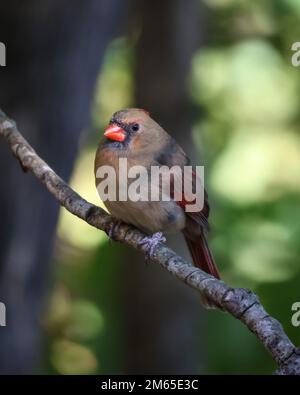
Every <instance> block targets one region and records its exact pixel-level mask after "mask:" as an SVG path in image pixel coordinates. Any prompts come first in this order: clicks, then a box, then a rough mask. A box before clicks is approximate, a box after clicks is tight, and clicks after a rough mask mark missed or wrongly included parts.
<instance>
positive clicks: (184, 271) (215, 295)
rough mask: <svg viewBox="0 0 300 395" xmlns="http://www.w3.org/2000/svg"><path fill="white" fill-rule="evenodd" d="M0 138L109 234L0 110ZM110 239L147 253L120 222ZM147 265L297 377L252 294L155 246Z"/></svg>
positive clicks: (108, 222) (64, 201) (101, 217)
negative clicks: (237, 325) (210, 306)
mask: <svg viewBox="0 0 300 395" xmlns="http://www.w3.org/2000/svg"><path fill="white" fill-rule="evenodd" d="M0 135H1V136H2V137H3V138H4V140H5V141H6V142H7V143H8V145H9V146H10V149H11V150H12V152H13V154H14V155H15V157H16V158H17V159H18V160H19V162H20V164H21V166H22V168H23V169H24V170H25V171H31V172H32V173H33V174H34V175H35V176H36V177H37V178H38V179H39V180H40V181H41V182H42V183H43V184H44V185H45V187H46V188H47V189H48V191H49V192H50V193H51V194H52V195H53V196H54V197H55V198H56V200H58V202H59V203H60V204H61V205H62V206H63V207H65V208H66V209H67V210H68V211H70V212H71V213H72V214H74V215H76V216H77V217H79V218H81V219H82V220H84V221H85V222H87V223H88V224H90V225H91V226H94V227H95V228H98V229H100V230H103V231H104V232H106V233H107V234H108V233H109V231H110V230H111V229H112V228H113V227H114V225H115V223H116V222H115V219H114V218H113V217H111V216H110V215H108V214H107V213H106V212H105V211H104V210H102V209H101V208H99V207H97V206H95V205H93V204H91V203H89V202H87V201H86V200H84V199H83V198H82V197H81V196H79V195H78V194H77V193H76V192H75V191H73V189H72V188H70V187H69V185H67V184H66V183H65V182H64V181H63V180H62V179H61V178H60V177H59V176H58V175H57V174H56V173H55V172H54V171H53V170H52V169H51V168H50V167H49V166H48V164H47V163H46V162H44V161H43V159H41V158H40V157H39V156H38V155H37V153H36V152H35V151H34V149H33V148H32V147H31V146H30V145H29V144H28V142H27V141H26V140H25V139H24V137H23V136H22V135H21V134H20V133H19V132H18V130H17V128H16V124H15V122H14V121H12V120H10V119H9V118H8V117H7V116H6V115H5V114H4V113H3V112H2V111H1V110H0ZM114 234H115V238H116V240H118V241H120V242H122V243H125V244H129V245H131V246H132V247H134V248H135V249H137V250H140V251H141V252H142V253H143V254H145V255H146V254H147V253H149V251H148V250H147V248H148V247H147V245H145V244H141V241H142V240H143V238H144V237H145V236H146V235H145V234H143V233H142V232H140V231H139V230H137V229H136V228H134V227H132V226H129V225H127V224H124V223H123V224H121V225H120V226H118V227H117V230H116V231H115V232H114ZM152 261H153V262H155V263H158V264H159V265H161V266H162V267H163V268H165V269H166V270H168V271H169V272H170V273H171V274H173V275H174V276H175V277H177V278H178V279H179V280H181V281H183V282H184V283H186V284H188V285H189V286H191V287H192V288H194V289H196V290H198V291H200V292H201V293H203V294H204V295H205V296H207V297H209V298H210V299H212V300H213V301H214V302H215V303H216V304H217V305H219V306H221V308H222V309H223V310H224V311H226V312H228V313H229V314H231V315H233V316H234V317H235V318H237V319H238V320H240V321H241V322H243V323H244V324H245V325H246V326H247V328H248V329H249V330H250V331H251V332H253V333H254V334H255V335H256V336H257V337H258V339H259V340H260V341H261V343H262V344H263V345H264V347H265V348H266V349H267V350H268V351H269V352H270V354H271V356H272V357H273V359H274V361H275V362H276V363H277V365H278V370H277V371H276V374H280V375H286V374H294V375H295V374H297V375H300V349H298V348H296V347H295V346H294V344H293V343H292V342H291V341H290V339H289V338H288V337H287V335H286V334H285V332H284V330H283V328H282V326H281V324H280V323H279V322H278V321H277V320H276V319H274V318H273V317H271V316H270V315H269V314H268V313H267V312H266V311H265V309H264V307H263V306H262V305H261V303H260V301H259V299H258V297H257V296H256V295H255V294H254V293H253V292H252V291H250V290H247V289H243V288H231V287H229V286H228V285H227V284H225V283H224V282H223V281H220V280H217V279H215V278H213V277H212V276H210V275H209V274H207V273H205V272H203V271H202V270H200V269H197V268H195V267H194V266H193V265H192V264H191V263H189V262H186V261H185V260H184V259H183V258H181V257H180V256H178V255H177V254H176V253H175V252H174V251H172V250H171V249H170V248H168V247H167V246H166V245H165V244H162V243H160V244H158V246H157V247H156V249H155V251H154V254H153V259H152Z"/></svg>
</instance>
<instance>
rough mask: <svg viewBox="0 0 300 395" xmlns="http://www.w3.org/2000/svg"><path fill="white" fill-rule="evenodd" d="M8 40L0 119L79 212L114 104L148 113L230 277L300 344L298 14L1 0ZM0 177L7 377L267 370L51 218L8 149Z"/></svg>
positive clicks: (37, 188)
mask: <svg viewBox="0 0 300 395" xmlns="http://www.w3.org/2000/svg"><path fill="white" fill-rule="evenodd" d="M0 41H1V42H3V43H4V44H5V45H6V48H7V66H6V67H0V87H1V89H0V107H1V109H2V110H4V111H5V112H6V113H8V114H9V116H11V117H13V118H14V119H15V120H16V121H17V123H18V125H19V128H20V130H21V131H22V133H23V134H24V136H25V137H26V138H27V139H28V140H29V142H30V143H31V144H32V145H33V147H34V148H35V149H36V150H37V152H38V153H39V154H40V155H41V156H42V157H43V158H44V159H45V160H46V161H47V162H48V163H49V164H50V166H52V167H53V168H54V169H55V170H56V171H57V172H58V174H60V175H61V176H62V177H63V178H64V179H65V180H68V181H70V183H71V185H72V186H73V187H74V188H75V189H76V190H77V191H78V192H79V193H80V194H81V195H82V196H84V197H85V198H87V199H88V200H90V201H92V202H94V203H96V204H101V202H99V199H98V197H97V194H96V189H95V187H94V176H93V160H94V153H95V150H96V146H97V142H98V140H99V139H100V136H101V134H102V133H103V128H104V126H105V125H106V123H107V122H108V120H109V118H110V116H111V114H112V113H113V112H115V111H117V110H119V109H121V108H125V107H130V106H134V107H141V108H145V109H147V110H149V111H150V113H151V115H152V116H153V118H155V119H156V120H157V121H159V123H161V124H162V125H163V126H164V127H165V128H166V129H167V130H168V131H169V132H170V133H171V134H173V136H175V138H176V139H177V140H178V141H179V142H180V143H181V145H182V146H183V147H184V149H185V150H186V151H187V152H188V153H189V155H190V156H191V157H192V158H193V161H194V162H195V163H197V164H204V165H205V171H206V186H207V189H208V192H209V196H210V202H211V219H210V222H211V225H212V232H211V237H210V244H211V246H212V249H213V252H214V255H215V257H216V260H217V262H218V264H219V267H220V269H221V273H222V276H223V278H224V280H225V281H227V282H228V283H230V284H231V285H234V286H242V287H250V288H251V289H253V290H254V291H255V292H257V293H258V295H259V297H260V299H261V301H262V302H263V304H264V305H265V307H266V309H267V310H268V311H269V312H270V313H271V314H272V315H274V316H275V317H276V318H278V319H279V320H280V321H281V322H282V324H283V326H284V329H285V330H286V332H287V333H288V335H289V336H290V337H291V339H292V340H293V341H294V342H295V343H296V344H299V343H300V329H299V328H295V327H293V326H292V325H291V315H292V312H291V306H292V304H293V303H294V302H296V301H299V299H300V295H299V285H298V284H299V281H300V266H299V254H300V245H299V240H300V203H299V195H300V130H299V126H298V124H299V116H300V112H299V88H300V69H298V68H297V67H293V66H292V64H291V56H292V51H291V45H292V43H294V42H296V41H300V2H299V1H298V0H276V1H271V0H203V1H200V0H172V1H171V0H164V1H158V0H154V1H153V0H152V1H151V0H140V1H138V0H131V1H130V0H86V1H83V0H74V1H72V2H71V1H67V0H60V1H58V0H51V1H50V0H43V1H38V0H28V1H26V2H24V1H21V0H11V1H10V2H1V4H0ZM0 168H1V169H2V170H1V173H0V175H1V185H2V187H1V190H0V218H1V226H0V302H4V303H5V304H6V308H7V326H6V327H1V328H0V350H1V353H0V373H1V374H4V373H22V374H27V373H37V374H38V373H46V374H77V373H78V374H94V373H100V374H101V373H111V374H113V373H144V374H150V373H160V374H168V373H169V374H172V373H173V374H175V373H181V374H187V373H191V374H196V373H225V374H226V373H231V374H232V373H252V374H254V373H260V374H264V373H271V372H272V370H273V369H274V368H275V366H274V364H273V363H272V361H271V359H270V358H269V356H268V355H267V354H266V352H265V350H264V349H263V348H262V346H261V345H260V344H259V342H258V341H257V339H256V338H255V337H254V336H253V335H252V334H251V333H250V332H248V330H247V329H246V328H244V327H243V326H242V324H241V323H240V322H238V321H236V320H234V319H233V318H232V317H230V316H228V315H226V314H223V313H220V312H207V311H205V310H203V308H202V307H201V306H200V304H199V298H198V296H197V295H196V294H195V293H194V291H192V290H191V289H189V288H188V287H186V286H185V285H183V284H181V283H179V281H177V280H176V279H174V278H172V277H171V276H169V274H167V273H165V272H164V271H163V270H162V269H160V268H159V267H155V266H154V265H150V266H146V265H145V264H144V262H143V258H142V256H141V255H139V254H137V253H135V252H134V251H131V249H130V248H127V247H125V246H120V245H118V244H117V243H112V242H109V240H108V239H107V237H106V235H105V234H103V233H101V232H99V231H96V230H95V229H92V228H91V227H89V226H88V225H87V224H85V223H84V222H82V221H80V220H79V219H77V218H75V217H74V216H72V215H70V214H69V213H67V212H66V211H64V210H62V209H61V210H60V209H59V207H58V205H57V202H56V201H55V200H54V199H53V198H52V197H51V196H50V195H49V193H47V192H46V191H45V190H44V188H43V187H42V186H41V185H40V184H39V183H38V182H37V181H36V180H35V179H34V177H33V176H32V175H30V174H28V175H25V174H23V173H22V171H21V169H20V166H19V164H18V163H17V161H16V160H15V159H13V158H12V156H11V154H10V153H9V150H8V149H7V147H6V146H5V145H4V144H2V143H1V144H0ZM169 243H170V245H171V246H172V247H173V248H175V249H176V251H178V252H179V253H180V254H181V255H184V256H185V257H188V255H187V251H186V248H185V247H184V245H183V242H182V240H181V239H180V238H177V237H172V238H170V240H169Z"/></svg>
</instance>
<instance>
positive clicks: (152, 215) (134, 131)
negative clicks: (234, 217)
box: [95, 109, 219, 305]
mask: <svg viewBox="0 0 300 395" xmlns="http://www.w3.org/2000/svg"><path fill="white" fill-rule="evenodd" d="M119 158H127V161H128V169H130V168H131V167H132V166H135V165H142V166H144V167H146V168H147V169H148V170H150V167H151V166H168V167H172V166H174V165H177V166H180V167H181V168H183V166H186V165H188V164H189V159H188V157H187V156H186V154H185V153H184V151H183V150H182V149H181V147H180V146H179V145H178V144H177V143H176V141H175V140H174V139H173V138H172V137H171V136H170V135H169V134H168V133H167V132H166V131H165V130H164V129H163V128H162V127H161V126H160V125H158V124H157V123H156V122H155V121H154V120H153V119H152V118H151V117H150V116H149V114H148V113H147V112H145V111H144V110H140V109H125V110H122V111H118V112H117V113H115V114H114V115H113V117H112V119H111V121H110V123H109V126H108V128H107V129H106V133H105V135H104V137H103V138H102V140H101V142H100V144H99V147H98V150H97V153H96V159H95V174H96V172H97V169H98V168H99V167H100V166H103V165H106V166H107V165H111V166H113V167H114V168H115V169H116V174H117V177H118V174H119V168H118V166H119V165H118V160H119ZM174 177H176V175H175V176H174ZM193 177H194V174H193ZM100 181H101V179H99V178H96V185H98V184H99V182H100ZM118 181H120V182H121V183H122V180H117V182H118ZM193 181H194V180H193ZM174 184H175V183H174ZM117 185H118V184H117ZM149 187H150V188H153V185H151V180H150V177H149ZM160 187H161V186H160ZM104 203H105V205H106V207H107V208H108V210H109V211H110V213H111V214H112V215H113V216H114V217H116V218H117V219H119V220H122V221H124V222H126V223H129V224H132V225H135V226H136V227H137V228H139V229H141V230H142V231H144V232H146V233H147V234H153V233H156V232H164V233H170V232H179V231H182V232H183V234H184V237H185V240H186V242H187V245H188V248H189V250H190V253H191V256H192V258H193V261H194V264H195V265H196V266H198V267H199V268H201V269H202V270H204V271H206V272H207V273H209V274H211V275H213V276H214V277H216V278H219V273H218V269H217V267H216V265H215V262H214V259H213V257H212V254H211V252H210V250H209V247H208V244H207V241H206V239H205V235H204V233H205V231H207V230H208V216H209V205H208V201H207V194H206V192H205V201H204V207H203V209H202V210H201V211H199V212H196V213H195V212H191V213H189V212H186V211H185V206H186V204H187V203H186V202H185V201H182V200H181V201H175V200H173V199H171V201H162V200H160V201H147V202H145V201H137V202H133V201H130V200H127V201H120V200H118V197H117V201H105V202H104ZM205 303H206V304H209V305H211V303H209V301H207V300H206V301H205Z"/></svg>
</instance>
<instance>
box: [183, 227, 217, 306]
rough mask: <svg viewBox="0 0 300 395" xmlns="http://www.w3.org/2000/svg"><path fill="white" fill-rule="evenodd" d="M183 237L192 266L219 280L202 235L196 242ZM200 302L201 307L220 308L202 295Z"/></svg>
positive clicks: (215, 266)
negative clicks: (192, 262)
mask: <svg viewBox="0 0 300 395" xmlns="http://www.w3.org/2000/svg"><path fill="white" fill-rule="evenodd" d="M184 237H185V241H186V243H187V245H188V248H189V250H190V254H191V256H192V258H193V261H194V265H195V266H196V267H199V268H200V269H202V270H203V271H205V272H206V273H208V274H211V275H212V276H214V277H215V278H217V279H220V274H219V271H218V268H217V265H216V263H215V261H214V258H213V256H212V253H211V252H210V249H209V247H208V244H207V241H206V239H205V236H204V234H202V235H200V236H199V237H198V238H197V239H196V240H192V239H190V238H189V237H188V236H187V235H186V234H184ZM201 301H202V303H203V305H204V306H206V307H208V308H220V306H217V305H216V304H215V303H214V302H212V301H211V300H210V299H208V298H207V297H206V296H203V295H202V296H201Z"/></svg>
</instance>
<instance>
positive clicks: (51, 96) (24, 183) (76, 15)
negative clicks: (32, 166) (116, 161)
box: [0, 0, 127, 374]
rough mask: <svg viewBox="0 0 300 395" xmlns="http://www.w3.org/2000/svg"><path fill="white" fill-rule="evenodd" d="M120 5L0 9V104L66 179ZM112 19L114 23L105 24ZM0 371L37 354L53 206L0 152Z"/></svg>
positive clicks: (13, 4) (19, 4) (91, 0)
mask: <svg viewBox="0 0 300 395" xmlns="http://www.w3.org/2000/svg"><path fill="white" fill-rule="evenodd" d="M126 6H127V1H124V0H111V1H107V0H102V1H98V0H88V1H80V0H75V1H72V2H70V1H67V0H60V1H58V0H51V1H50V0H44V1H38V0H29V1H26V2H24V1H20V0H19V1H18V0H11V1H8V2H1V5H0V38H1V41H3V42H4V43H5V44H6V47H7V67H2V68H0V85H1V90H0V105H1V108H2V109H3V110H4V111H5V112H7V114H9V115H10V116H11V117H13V118H14V119H16V120H17V122H18V123H19V125H20V129H21V130H22V133H24V136H25V137H26V138H28V140H29V141H30V142H31V144H32V145H33V147H34V148H36V150H37V151H38V152H39V154H40V155H41V156H42V157H43V158H45V160H46V161H47V162H48V163H49V164H50V165H53V167H54V168H55V170H56V171H57V172H58V173H59V174H60V175H61V176H62V177H63V178H65V179H68V178H69V176H70V173H71V170H72V167H73V163H74V160H75V158H76V155H77V151H78V145H79V137H80V135H81V133H82V131H83V129H84V128H86V127H87V126H88V123H89V117H90V104H91V100H92V98H93V90H94V86H95V80H96V78H97V75H98V72H99V67H100V64H101V60H102V57H103V54H104V51H105V48H106V45H107V43H108V42H109V40H110V39H111V38H112V36H113V35H114V34H115V33H118V31H116V29H118V28H120V26H121V20H122V18H123V14H124V11H125V8H126ZM112 21H113V23H112ZM0 168H1V185H2V187H1V194H0V218H1V227H0V301H1V302H4V303H5V304H6V307H7V327H6V328H0V350H1V352H0V373H2V374H3V373H8V374H11V373H28V372H31V371H32V369H33V368H34V367H35V366H36V364H37V361H38V358H39V354H40V344H39V343H40V327H39V320H40V313H41V308H42V304H43V300H44V296H45V293H46V291H47V289H48V284H49V274H50V273H51V270H50V267H49V262H50V257H51V252H52V242H53V238H54V234H55V227H56V222H57V214H58V205H57V203H56V202H55V201H54V200H53V199H52V198H51V196H50V195H49V194H48V193H47V192H46V191H45V190H44V189H43V188H42V187H41V186H40V185H39V184H38V182H37V180H36V179H34V178H33V177H32V176H31V175H24V174H23V173H22V171H21V169H20V167H19V166H18V164H17V162H16V161H15V160H13V159H12V158H11V156H10V153H9V151H8V149H7V147H6V146H4V145H3V144H2V143H1V146H0Z"/></svg>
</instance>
